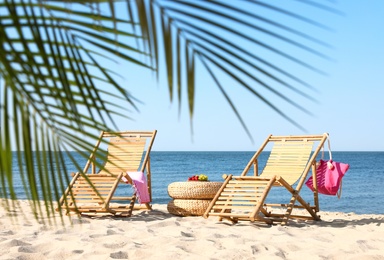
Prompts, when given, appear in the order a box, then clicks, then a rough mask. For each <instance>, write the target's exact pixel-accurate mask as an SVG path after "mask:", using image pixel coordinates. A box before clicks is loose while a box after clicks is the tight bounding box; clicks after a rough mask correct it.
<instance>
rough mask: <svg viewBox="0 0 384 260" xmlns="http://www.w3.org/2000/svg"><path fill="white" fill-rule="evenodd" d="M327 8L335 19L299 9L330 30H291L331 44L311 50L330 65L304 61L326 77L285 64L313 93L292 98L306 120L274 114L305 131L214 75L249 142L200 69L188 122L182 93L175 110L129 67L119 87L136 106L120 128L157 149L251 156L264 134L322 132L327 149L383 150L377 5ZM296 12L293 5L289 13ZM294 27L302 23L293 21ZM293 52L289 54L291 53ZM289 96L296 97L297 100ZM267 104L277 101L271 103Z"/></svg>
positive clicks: (382, 44) (382, 54)
mask: <svg viewBox="0 0 384 260" xmlns="http://www.w3.org/2000/svg"><path fill="white" fill-rule="evenodd" d="M294 2H295V1H293V2H292V3H294ZM326 3H328V6H332V7H334V8H336V9H337V10H339V11H340V13H342V14H335V13H330V12H325V11H324V10H319V9H316V8H313V7H312V8H311V9H308V7H305V6H304V7H302V8H303V9H302V10H301V11H302V12H303V15H306V16H307V17H310V18H312V19H314V20H318V21H320V22H322V23H324V24H325V25H327V26H329V27H331V28H332V29H333V31H326V30H321V29H318V28H317V29H313V31H312V29H311V28H309V29H308V28H304V27H298V28H296V29H298V30H301V29H303V30H305V31H306V32H308V31H310V33H313V34H314V36H315V37H316V38H319V39H321V40H322V41H325V42H327V43H329V44H331V45H332V46H333V48H324V47H317V49H318V50H320V51H322V52H323V53H325V54H326V55H327V56H329V57H331V58H332V60H325V59H320V58H318V57H308V58H307V59H306V60H307V61H309V62H311V64H313V65H314V66H315V67H317V68H319V69H321V70H322V71H324V72H326V73H327V74H328V75H321V74H318V73H314V72H312V71H308V70H307V69H304V68H300V67H299V66H297V67H295V66H292V71H293V72H294V73H295V75H296V76H298V77H300V78H302V79H303V80H305V81H307V82H309V83H310V84H311V85H312V86H314V88H315V90H306V93H307V94H309V95H311V96H313V97H314V98H315V99H316V100H317V102H313V101H310V100H306V99H303V98H299V99H297V101H298V102H299V104H300V105H302V106H304V107H305V108H307V109H308V110H309V111H311V112H312V113H313V115H307V114H305V113H303V112H302V111H300V110H298V109H296V108H293V107H292V106H288V105H286V104H281V109H282V110H283V111H284V112H286V113H287V114H288V115H290V116H291V117H292V118H293V119H294V120H296V122H298V123H299V124H300V125H301V126H302V127H303V128H305V131H304V130H302V129H300V128H298V127H296V126H294V125H293V124H292V123H290V122H288V121H287V120H285V119H284V118H283V117H281V116H280V115H278V114H277V113H276V112H274V111H273V110H272V109H270V108H269V107H268V106H266V105H265V104H263V103H261V102H260V101H259V100H258V99H256V98H255V97H252V96H251V95H249V93H247V92H246V91H244V90H242V89H241V88H239V87H238V86H236V83H235V82H231V80H230V79H227V78H226V77H225V76H221V77H220V79H221V80H222V81H225V82H226V83H227V85H228V86H229V87H228V91H229V93H230V94H231V97H232V98H233V100H234V102H235V104H236V106H237V108H238V110H239V112H240V114H241V115H242V116H243V119H244V121H245V123H246V125H247V127H248V129H249V131H250V132H251V135H252V138H253V141H252V140H251V139H250V138H249V137H248V136H247V134H246V132H245V130H244V128H243V127H242V126H241V124H240V123H239V121H238V119H237V118H236V116H235V114H234V113H233V111H232V110H231V108H230V107H229V105H228V104H227V103H226V101H225V100H224V97H223V96H222V95H221V94H220V93H219V90H218V88H217V87H216V86H215V85H214V83H213V80H212V79H211V78H210V77H209V75H208V74H207V73H206V72H205V71H204V70H203V69H199V70H198V74H197V76H198V78H197V84H196V85H197V89H196V96H195V100H196V108H195V113H194V116H193V119H192V124H191V120H190V118H189V113H188V104H187V100H186V96H185V95H184V96H183V100H182V104H181V109H180V110H179V104H178V103H177V102H173V103H171V102H170V100H169V94H168V87H167V84H166V81H165V79H164V78H163V77H160V79H159V80H158V81H157V80H156V78H155V77H153V75H152V74H151V73H150V72H148V71H145V70H144V69H139V68H131V67H129V68H127V69H126V70H125V69H124V72H123V74H124V76H125V80H124V81H123V82H122V85H125V84H126V85H127V86H129V90H130V91H131V92H132V94H133V95H134V96H136V97H137V98H138V99H140V100H141V101H142V102H143V104H140V105H139V110H140V111H139V112H137V113H136V112H134V113H131V114H129V116H130V117H132V118H133V120H131V119H127V118H123V119H122V118H118V119H117V122H118V127H119V129H120V130H152V129H157V130H158V136H157V138H156V142H155V144H154V147H153V149H154V150H156V151H254V150H256V149H258V147H259V146H260V144H261V142H262V141H263V140H264V139H265V138H266V137H267V136H268V135H269V134H274V135H291V134H292V135H294V134H321V133H324V132H328V133H329V134H330V140H331V147H332V149H333V150H334V151H384V138H383V136H382V134H384V120H383V118H384V105H383V104H384V102H383V99H384V29H383V25H384V15H383V14H384V1H382V0H367V1H360V0H344V1H328V2H326ZM301 6H303V5H301ZM295 8H297V7H296V6H293V4H292V9H295ZM296 10H297V9H296ZM309 10H310V13H308V12H309ZM316 10H317V11H316ZM282 22H284V21H282ZM297 26H305V25H303V24H302V23H298V25H297ZM314 46H315V45H314ZM315 48H316V47H315ZM292 51H293V52H292V53H293V55H295V52H296V50H292ZM265 58H270V59H271V60H274V59H275V58H276V57H273V55H271V56H270V57H268V55H267V56H265ZM281 62H285V61H283V60H282V61H281ZM286 66H290V65H289V64H286ZM266 95H268V94H266ZM291 97H292V98H294V99H295V98H296V97H297V96H294V95H293V96H291ZM271 100H272V101H273V100H274V101H276V102H280V101H279V100H277V99H275V98H274V97H271ZM295 100H296V99H295Z"/></svg>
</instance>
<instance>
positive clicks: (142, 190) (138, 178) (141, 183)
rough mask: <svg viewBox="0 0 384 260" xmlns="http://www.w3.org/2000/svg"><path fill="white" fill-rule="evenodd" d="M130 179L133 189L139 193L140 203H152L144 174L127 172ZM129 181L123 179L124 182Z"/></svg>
mask: <svg viewBox="0 0 384 260" xmlns="http://www.w3.org/2000/svg"><path fill="white" fill-rule="evenodd" d="M127 174H128V175H129V177H130V178H131V179H132V182H133V187H134V189H135V190H136V193H137V199H138V201H139V203H148V202H150V197H149V192H148V184H147V180H146V179H145V176H144V173H143V172H127ZM125 180H127V179H126V178H125V177H123V181H125Z"/></svg>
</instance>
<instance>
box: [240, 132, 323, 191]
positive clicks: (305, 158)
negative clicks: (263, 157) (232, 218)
mask: <svg viewBox="0 0 384 260" xmlns="http://www.w3.org/2000/svg"><path fill="white" fill-rule="evenodd" d="M326 138H327V135H326V134H324V135H307V136H272V135H270V136H269V137H268V138H267V139H266V141H265V142H264V143H263V145H262V146H261V148H260V149H259V150H258V151H257V152H256V153H255V155H254V156H253V157H252V159H251V161H250V162H249V163H248V165H247V167H246V168H245V170H244V171H243V174H242V175H245V174H246V173H247V172H248V171H249V169H250V167H251V166H252V164H253V165H255V167H258V157H259V155H260V154H261V152H262V151H263V150H264V148H266V147H269V146H268V145H269V144H272V149H271V151H270V154H269V157H268V159H267V162H266V164H265V166H264V169H263V170H262V172H261V174H260V176H261V177H272V176H274V175H278V176H281V177H283V178H284V180H285V181H286V182H288V183H289V184H290V185H293V184H294V183H295V182H297V181H298V180H299V179H300V177H303V176H302V175H303V173H305V176H304V178H305V177H306V176H307V173H308V172H309V170H310V168H311V165H312V163H313V162H314V160H315V159H316V156H317V154H318V153H319V151H320V149H321V147H322V146H323V144H324V142H325V140H326ZM315 144H316V145H317V146H316V149H315V150H313V147H314V145H315ZM255 175H258V170H257V169H255Z"/></svg>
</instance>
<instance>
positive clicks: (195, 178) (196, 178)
mask: <svg viewBox="0 0 384 260" xmlns="http://www.w3.org/2000/svg"><path fill="white" fill-rule="evenodd" d="M188 181H208V176H207V175H205V174H199V175H192V176H190V177H188Z"/></svg>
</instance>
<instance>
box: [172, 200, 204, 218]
mask: <svg viewBox="0 0 384 260" xmlns="http://www.w3.org/2000/svg"><path fill="white" fill-rule="evenodd" d="M210 202H211V200H193V199H190V200H187V199H173V200H171V201H170V202H168V205H167V210H168V212H169V213H171V214H173V215H176V216H182V217H186V216H202V215H203V214H204V212H205V210H206V209H207V208H208V206H209V203H210Z"/></svg>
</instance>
